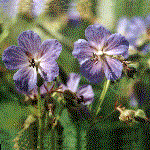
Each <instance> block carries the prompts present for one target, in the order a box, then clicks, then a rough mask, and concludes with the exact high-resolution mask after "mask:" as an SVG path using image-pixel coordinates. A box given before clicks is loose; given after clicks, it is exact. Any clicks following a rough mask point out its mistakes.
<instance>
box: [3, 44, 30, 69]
mask: <svg viewBox="0 0 150 150" xmlns="http://www.w3.org/2000/svg"><path fill="white" fill-rule="evenodd" d="M2 60H3V61H4V63H5V65H6V68H8V69H11V70H13V69H19V68H21V67H22V66H23V65H28V60H27V57H26V55H25V52H24V50H23V49H22V48H21V47H17V46H14V45H13V46H10V47H8V48H7V49H6V50H5V51H4V53H3V57H2Z"/></svg>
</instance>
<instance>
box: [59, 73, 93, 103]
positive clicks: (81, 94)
mask: <svg viewBox="0 0 150 150" xmlns="http://www.w3.org/2000/svg"><path fill="white" fill-rule="evenodd" d="M79 82H80V76H79V75H78V74H75V73H70V75H69V79H68V82H67V85H66V86H65V85H64V84H61V87H62V91H66V90H69V91H71V92H73V93H75V94H76V96H77V97H78V99H79V100H81V103H82V104H83V105H88V104H91V103H92V101H93V100H94V92H93V90H92V86H91V85H83V86H81V87H79V88H78V86H79ZM79 103H80V102H79Z"/></svg>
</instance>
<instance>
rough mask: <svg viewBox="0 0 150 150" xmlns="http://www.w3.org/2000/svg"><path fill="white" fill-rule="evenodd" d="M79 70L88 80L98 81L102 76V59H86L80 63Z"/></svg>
mask: <svg viewBox="0 0 150 150" xmlns="http://www.w3.org/2000/svg"><path fill="white" fill-rule="evenodd" d="M80 72H81V73H82V75H83V76H84V77H85V78H87V79H88V80H89V81H90V82H93V83H99V82H102V80H103V78H104V72H103V66H102V61H97V62H94V60H90V59H89V60H87V61H86V62H84V63H83V64H82V65H81V68H80Z"/></svg>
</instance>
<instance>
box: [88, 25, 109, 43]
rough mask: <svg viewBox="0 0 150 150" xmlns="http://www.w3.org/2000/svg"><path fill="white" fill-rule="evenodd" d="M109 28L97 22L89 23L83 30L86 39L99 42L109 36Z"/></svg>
mask: <svg viewBox="0 0 150 150" xmlns="http://www.w3.org/2000/svg"><path fill="white" fill-rule="evenodd" d="M110 35H111V33H110V31H109V30H107V29H106V28H104V27H103V26H101V25H99V24H94V25H90V26H88V27H87V28H86V30H85V37H86V39H87V40H88V41H93V42H95V43H98V44H99V43H100V42H101V41H102V39H103V38H104V37H107V36H110Z"/></svg>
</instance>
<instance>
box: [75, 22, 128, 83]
mask: <svg viewBox="0 0 150 150" xmlns="http://www.w3.org/2000/svg"><path fill="white" fill-rule="evenodd" d="M85 37H86V39H87V41H86V40H84V39H79V40H78V41H76V42H75V43H74V50H73V55H74V56H75V58H78V60H79V63H80V65H81V69H80V70H81V73H82V74H83V75H84V76H85V77H86V78H87V79H88V80H89V81H90V82H93V83H99V82H101V81H102V80H103V78H104V75H105V76H106V78H107V79H108V80H116V79H118V78H119V77H120V76H121V74H122V69H123V64H122V62H121V61H120V60H118V59H117V57H119V56H118V55H120V56H121V57H122V58H123V57H124V58H127V57H128V48H129V42H128V41H127V40H126V39H125V37H124V36H122V35H121V34H119V33H116V34H111V33H110V32H109V31H108V30H107V29H105V28H104V27H103V26H101V25H98V24H95V25H90V26H88V27H87V29H86V30H85ZM113 55H117V56H115V57H113Z"/></svg>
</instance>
